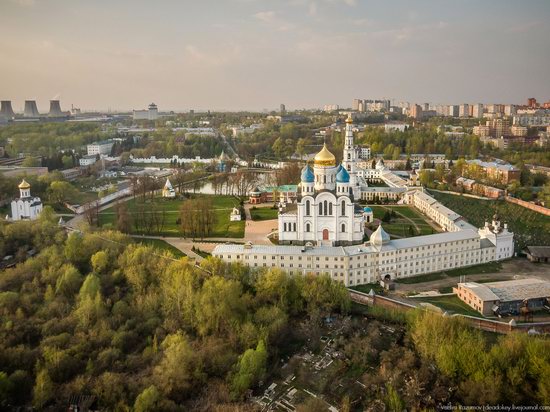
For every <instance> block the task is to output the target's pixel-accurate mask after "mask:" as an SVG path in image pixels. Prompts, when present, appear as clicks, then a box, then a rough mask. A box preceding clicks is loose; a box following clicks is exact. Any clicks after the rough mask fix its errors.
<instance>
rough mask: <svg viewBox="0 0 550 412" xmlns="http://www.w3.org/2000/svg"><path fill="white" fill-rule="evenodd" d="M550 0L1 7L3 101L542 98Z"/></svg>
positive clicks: (252, 105)
mask: <svg viewBox="0 0 550 412" xmlns="http://www.w3.org/2000/svg"><path fill="white" fill-rule="evenodd" d="M549 39H550V1H548V0H540V1H536V0H525V1H518V0H514V1H505V0H495V1H489V0H485V1H469V0H452V1H451V0H449V1H446V0H433V1H422V0H416V1H408V0H407V1H405V0H403V1H367V0H273V1H271V0H196V1H187V0H146V1H142V0H87V1H84V0H0V98H1V99H11V100H12V101H13V103H14V108H16V109H19V108H21V107H22V106H23V101H24V100H25V99H37V100H38V106H39V109H40V110H44V111H45V110H47V106H48V100H49V99H51V98H53V97H54V96H60V97H61V103H62V107H63V109H67V108H68V107H69V106H70V104H71V103H74V104H75V106H78V107H82V108H83V109H93V108H98V109H105V108H108V107H110V108H113V109H131V108H144V107H146V106H147V104H148V103H150V102H152V101H154V102H155V103H157V104H158V105H159V109H160V110H167V109H174V110H178V109H179V110H188V109H196V110H199V109H212V110H216V109H222V110H234V109H258V110H260V109H263V108H269V109H272V108H275V107H278V105H279V103H285V104H286V105H287V108H290V109H294V108H302V107H308V108H309V107H320V106H322V105H323V104H329V103H336V104H340V105H345V106H351V100H352V99H353V98H354V97H360V98H383V97H386V98H392V99H396V101H401V100H407V101H416V102H419V103H421V102H440V103H449V102H450V103H460V102H477V101H480V102H512V103H518V102H523V101H525V99H526V98H527V97H530V96H534V97H536V98H537V99H539V100H542V101H546V100H550V41H549Z"/></svg>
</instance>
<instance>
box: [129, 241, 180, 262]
mask: <svg viewBox="0 0 550 412" xmlns="http://www.w3.org/2000/svg"><path fill="white" fill-rule="evenodd" d="M134 241H135V242H136V243H141V244H143V245H146V246H152V247H154V248H155V249H157V250H159V251H161V252H164V251H168V252H170V253H171V254H172V255H173V256H174V257H175V258H181V257H184V256H186V255H185V253H183V252H182V251H181V250H179V249H178V248H176V247H174V246H172V245H171V244H170V243H168V242H166V241H164V240H161V239H140V238H134Z"/></svg>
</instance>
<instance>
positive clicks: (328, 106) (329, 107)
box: [323, 104, 340, 112]
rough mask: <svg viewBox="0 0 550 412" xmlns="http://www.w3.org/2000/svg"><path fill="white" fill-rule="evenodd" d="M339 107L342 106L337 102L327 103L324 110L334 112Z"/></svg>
mask: <svg viewBox="0 0 550 412" xmlns="http://www.w3.org/2000/svg"><path fill="white" fill-rule="evenodd" d="M338 109H340V106H339V105H337V104H325V105H324V106H323V111H324V112H334V111H335V110H338Z"/></svg>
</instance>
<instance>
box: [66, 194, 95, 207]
mask: <svg viewBox="0 0 550 412" xmlns="http://www.w3.org/2000/svg"><path fill="white" fill-rule="evenodd" d="M97 199H98V197H97V193H96V192H81V191H78V192H76V193H75V195H74V196H72V197H70V198H69V199H67V203H70V204H72V205H84V204H86V203H89V202H93V201H94V200H97Z"/></svg>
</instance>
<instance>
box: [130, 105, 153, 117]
mask: <svg viewBox="0 0 550 412" xmlns="http://www.w3.org/2000/svg"><path fill="white" fill-rule="evenodd" d="M133 114H134V120H157V119H158V117H159V110H158V107H157V105H156V104H155V103H151V104H150V105H149V107H148V108H147V110H134V112H133Z"/></svg>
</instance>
